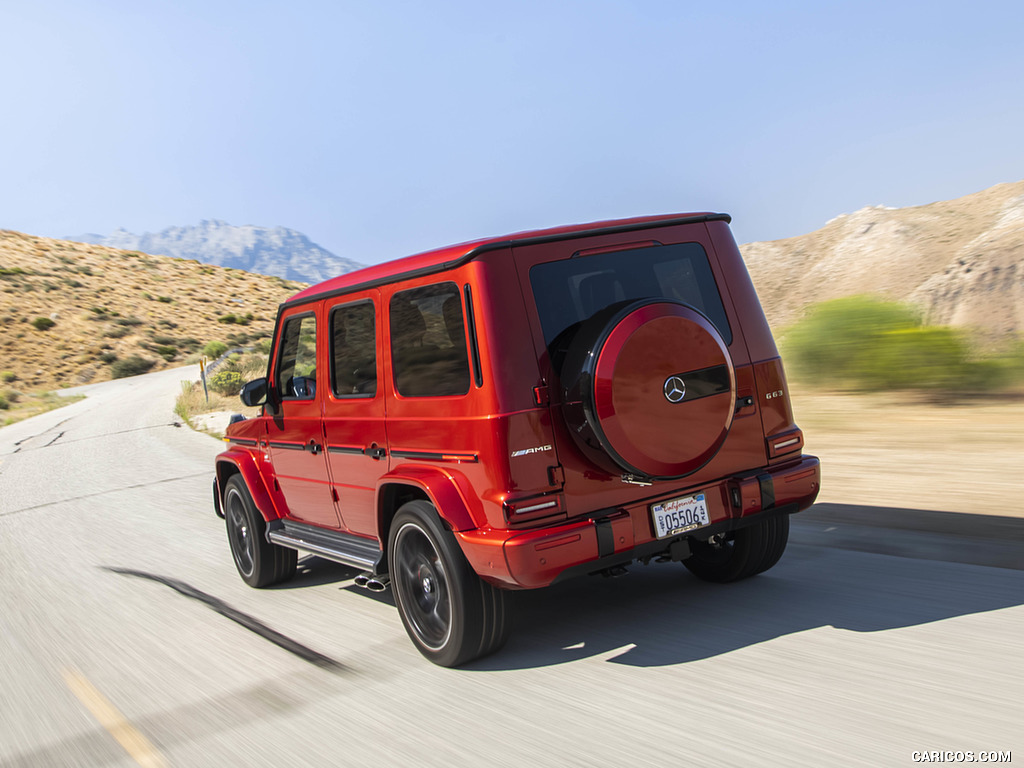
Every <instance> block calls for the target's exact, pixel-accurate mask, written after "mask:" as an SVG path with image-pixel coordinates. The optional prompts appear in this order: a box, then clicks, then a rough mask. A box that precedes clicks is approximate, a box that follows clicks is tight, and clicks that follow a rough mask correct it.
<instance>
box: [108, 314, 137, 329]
mask: <svg viewBox="0 0 1024 768" xmlns="http://www.w3.org/2000/svg"><path fill="white" fill-rule="evenodd" d="M111 314H113V315H114V316H117V312H112V313H111ZM114 322H115V323H117V324H118V325H121V326H129V325H142V321H141V320H139V318H137V317H121V318H118V319H117V320H115V321H114Z"/></svg>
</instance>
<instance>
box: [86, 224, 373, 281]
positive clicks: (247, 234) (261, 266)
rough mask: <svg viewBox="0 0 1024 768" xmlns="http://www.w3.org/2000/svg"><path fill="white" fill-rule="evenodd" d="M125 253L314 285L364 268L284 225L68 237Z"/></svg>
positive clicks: (213, 226)
mask: <svg viewBox="0 0 1024 768" xmlns="http://www.w3.org/2000/svg"><path fill="white" fill-rule="evenodd" d="M68 239H70V240H77V241H79V242H83V243H92V244H95V245H106V246H109V247H111V248H119V249H121V250H126V251H142V252H143V253H152V254H161V255H164V256H174V257H176V258H179V259H195V260H196V261H200V262H202V263H203V264H214V265H217V266H221V267H231V268H232V269H242V270H245V271H246V272H256V273H258V274H261V275H276V276H277V277H283V278H285V279H286V280H297V281H299V282H304V283H319V282H321V281H323V280H326V279H327V278H329V277H335V276H337V275H342V274H345V273H346V272H352V271H354V270H357V269H361V268H362V267H364V266H365V265H364V264H360V263H358V262H355V261H352V260H351V259H345V258H342V257H341V256H335V255H334V254H333V253H331V252H330V251H328V250H326V249H324V248H321V247H320V246H319V245H317V244H316V243H314V242H312V241H311V240H310V239H309V238H308V237H306V236H305V235H304V234H302V233H301V232H296V231H295V230H294V229H288V228H286V227H274V228H268V227H253V226H244V227H237V226H233V225H231V224H228V223H227V222H224V221H218V220H216V219H211V220H207V221H201V222H199V225H198V226H194V227H168V228H167V229H165V230H163V231H162V232H157V233H155V234H153V233H149V232H147V233H145V234H143V235H135V234H132V233H131V232H127V231H125V230H123V229H118V230H116V231H115V232H114V233H113V234H112V235H108V236H103V235H93V234H89V235H81V236H78V237H71V238H68Z"/></svg>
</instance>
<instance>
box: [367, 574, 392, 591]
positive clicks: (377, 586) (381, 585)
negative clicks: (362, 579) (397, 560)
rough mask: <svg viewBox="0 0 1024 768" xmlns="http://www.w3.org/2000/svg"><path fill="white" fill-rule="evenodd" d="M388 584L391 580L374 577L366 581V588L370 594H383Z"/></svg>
mask: <svg viewBox="0 0 1024 768" xmlns="http://www.w3.org/2000/svg"><path fill="white" fill-rule="evenodd" d="M390 583H391V579H389V578H388V577H387V576H375V577H374V578H371V579H369V580H367V582H366V588H367V589H368V590H370V591H371V592H384V591H385V590H386V589H387V588H388V585H389V584H390Z"/></svg>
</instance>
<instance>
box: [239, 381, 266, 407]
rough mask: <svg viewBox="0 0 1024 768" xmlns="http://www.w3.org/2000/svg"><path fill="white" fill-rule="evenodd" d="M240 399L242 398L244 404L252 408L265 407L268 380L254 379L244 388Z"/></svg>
mask: <svg viewBox="0 0 1024 768" xmlns="http://www.w3.org/2000/svg"><path fill="white" fill-rule="evenodd" d="M239 397H241V398H242V402H243V403H245V404H246V405H248V406H250V407H252V406H255V405H263V403H264V402H266V400H267V380H266V379H253V380H252V381H250V382H249V383H248V384H246V385H245V386H244V387H242V391H241V393H240V394H239Z"/></svg>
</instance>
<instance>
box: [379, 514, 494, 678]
mask: <svg viewBox="0 0 1024 768" xmlns="http://www.w3.org/2000/svg"><path fill="white" fill-rule="evenodd" d="M388 570H389V572H390V575H391V586H392V588H393V590H394V594H395V604H396V605H397V607H398V613H399V615H400V616H401V617H402V624H403V625H404V626H405V631H406V632H407V633H408V634H409V638H410V639H411V640H412V642H413V645H415V646H416V649H417V650H418V651H419V652H420V653H422V654H423V655H424V656H425V657H426V658H428V659H430V661H432V662H434V663H435V664H438V665H440V666H442V667H457V666H459V665H460V664H465V663H466V662H469V661H472V660H473V659H478V658H480V657H482V656H486V655H488V654H490V653H493V652H494V651H496V650H498V649H499V648H501V647H502V646H503V645H504V644H505V641H506V640H507V639H508V633H509V629H510V623H511V622H510V605H509V595H508V593H507V592H506V591H505V590H502V589H497V588H495V587H492V586H491V585H490V584H488V583H486V582H485V581H483V580H482V579H481V578H480V577H479V576H477V574H476V573H475V572H474V571H473V569H472V568H471V567H470V565H469V563H468V562H467V560H466V558H465V556H464V555H463V554H462V550H460V549H459V545H458V543H457V542H456V541H455V537H454V536H453V535H452V534H451V532H450V531H448V530H446V529H445V528H444V526H443V525H442V524H441V520H440V518H439V517H438V515H437V512H436V511H435V509H434V507H433V505H431V504H430V503H429V502H427V501H422V500H417V501H410V502H408V503H406V504H403V505H402V506H401V507H400V508H399V510H398V513H397V514H396V515H395V519H394V521H393V522H392V523H391V532H390V535H389V536H388Z"/></svg>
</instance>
